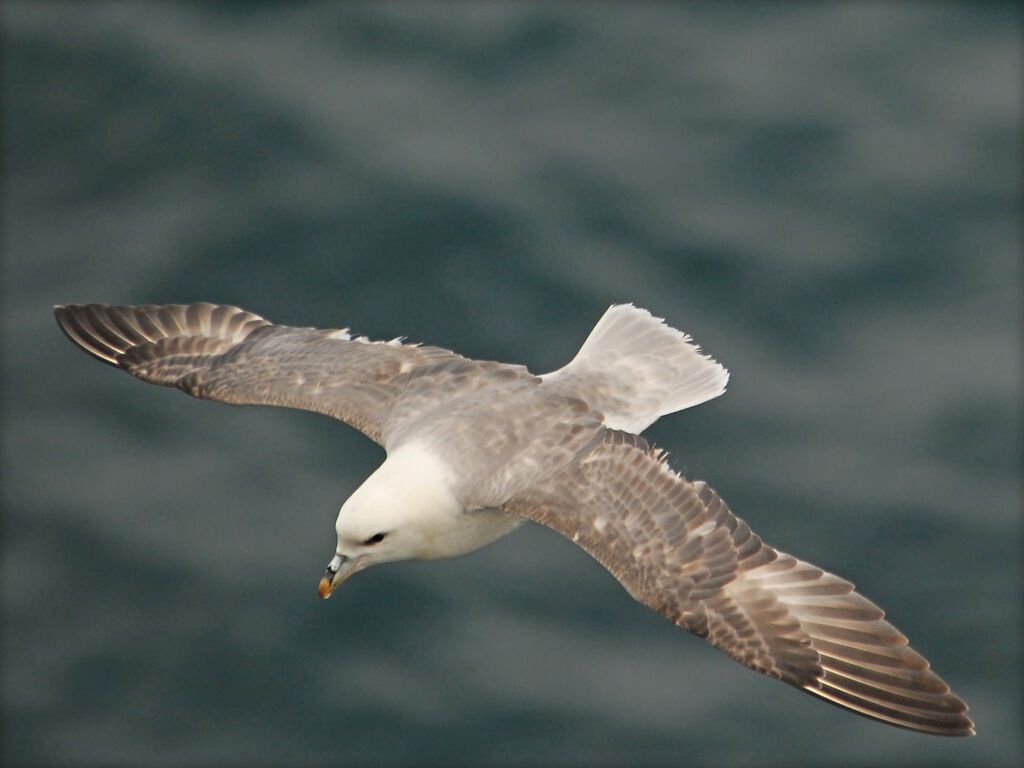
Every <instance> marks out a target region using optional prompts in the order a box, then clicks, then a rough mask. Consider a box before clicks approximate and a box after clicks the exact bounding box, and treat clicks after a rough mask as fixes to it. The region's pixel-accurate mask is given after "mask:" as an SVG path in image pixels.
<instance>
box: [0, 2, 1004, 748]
mask: <svg viewBox="0 0 1024 768" xmlns="http://www.w3.org/2000/svg"><path fill="white" fill-rule="evenodd" d="M2 24H3V29H2V34H3V39H2V43H3V45H2V67H0V69H2V77H3V105H2V106H3V109H2V113H0V119H2V124H3V161H2V172H3V196H2V206H3V220H2V244H3V262H2V272H0V275H2V291H3V293H2V297H3V303H2V320H3V323H2V329H3V345H2V354H3V358H2V360H3V367H2V375H3V389H2V392H3V399H2V403H3V412H2V417H3V418H2V430H3V432H2V433H3V444H2V462H3V465H2V477H3V540H2V546H3V558H2V569H3V580H2V584H3V586H2V589H3V593H2V594H3V634H2V641H3V667H2V677H0V684H2V690H3V731H2V737H3V738H2V759H3V762H4V764H5V765H47V766H54V765H144V766H145V765H195V766H219V765H242V764H245V765H303V766H306V765H352V766H359V765H429V764H438V765H615V766H620V765H674V764H689V765H696V766H705V765H706V766H725V765H750V764H753V763H755V762H756V764H758V765H780V766H793V765H814V766H858V765H882V764H884V765H887V766H906V765H929V766H939V765H986V766H1015V765H1020V764H1021V763H1022V762H1024V747H1022V733H1021V730H1022V728H1021V723H1022V722H1024V717H1022V711H1021V692H1022V691H1021V687H1022V686H1021V671H1020V670H1021V652H1022V637H1021V632H1022V630H1021V627H1022V616H1021V605H1022V573H1021V571H1022V568H1021V565H1022V559H1021V544H1022V541H1021V538H1022V537H1021V501H1020V500H1021V497H1022V487H1021V486H1022V483H1021V469H1020V467H1021V458H1022V445H1021V394H1022V370H1024V364H1022V363H1024V361H1022V348H1024V345H1022V339H1021V335H1022V317H1021V293H1022V250H1021V218H1020V210H1021V202H1022V200H1021V197H1022V195H1021V167H1022V157H1021V148H1022V130H1021V121H1022V115H1024V109H1022V104H1021V94H1022V93H1024V88H1022V82H1021V80H1022V76H1021V71H1022V70H1021V67H1020V64H1021V60H1022V57H1021V14H1020V11H1019V9H1018V8H1015V7H1013V6H1012V5H1010V4H1007V5H999V4H995V5H981V6H977V7H976V6H974V5H968V4H953V3H902V4H901V3H879V4H872V3H834V4H821V5H806V4H782V5H777V6H775V5H772V6H769V5H763V4H725V5H718V4H698V3H687V4H668V3H651V4H643V3H641V4H597V3H593V4H580V3H568V4H558V3H554V4H527V3H515V4H470V3H456V4H444V3H430V4H424V5H422V6H420V5H414V4H411V3H409V4H398V3H378V4H300V5H294V6H293V5H288V4H271V3H259V4H230V5H226V6H221V5H207V4H201V3H173V4H171V3H168V4H160V3H110V4H103V3H89V4H84V3H81V4H80V3H39V2H22V3H19V2H8V3H5V4H4V6H3V9H2ZM195 300H209V301H218V302H229V303H233V304H237V305H240V306H243V307H245V308H247V309H250V310H252V311H254V312H258V313H260V314H262V315H264V316H266V317H268V318H270V319H272V320H274V321H277V322H282V323H290V324H296V325H316V326H321V327H339V326H351V327H353V328H354V329H356V330H358V331H360V332H362V333H366V334H368V335H370V336H371V337H374V338H392V337H394V336H399V335H403V336H408V337H409V338H410V339H411V340H414V341H423V342H428V343H432V344H437V345H441V346H446V347H450V348H453V349H456V350H457V351H459V352H461V353H463V354H467V355H470V356H474V357H483V358H492V359H498V360H504V361H511V362H521V363H525V364H527V365H528V366H529V367H530V368H531V369H532V370H534V371H537V372H543V371H546V370H551V369H553V368H556V367H558V366H559V365H561V364H563V363H564V362H565V361H567V360H568V359H570V358H571V357H572V355H573V354H574V353H575V351H576V349H577V348H578V346H579V344H580V343H581V342H582V340H583V339H584V338H585V336H586V334H587V332H588V331H589V329H590V327H591V326H592V325H593V323H594V322H596V320H597V319H598V317H599V316H600V315H601V313H602V312H603V311H604V309H605V308H606V307H607V306H608V305H609V304H611V303H615V302H624V301H632V302H634V303H636V304H638V305H641V306H644V307H647V308H649V309H650V310H651V311H653V312H654V313H655V314H657V315H659V316H663V317H665V318H666V319H667V320H668V321H669V322H670V323H671V324H673V325H674V326H676V327H679V328H682V329H684V330H686V331H688V332H689V333H690V334H692V335H693V336H694V338H695V339H697V340H698V341H699V342H700V343H701V344H702V346H703V347H704V348H705V350H707V351H708V352H709V353H710V354H712V355H714V356H715V357H716V358H717V359H718V360H720V361H722V362H723V363H724V364H725V365H726V366H727V367H728V368H729V369H730V371H731V373H732V380H731V382H730V387H729V391H728V392H727V393H726V395H725V396H724V397H722V398H719V399H717V400H715V401H712V402H710V403H707V404H705V405H702V406H700V407H699V408H695V409H692V410H689V411H685V412H682V413H679V414H675V415H672V416H670V417H666V418H664V419H662V420H661V421H660V422H659V423H658V424H656V425H654V427H652V428H651V429H650V430H649V431H648V433H647V434H648V437H649V438H650V439H652V440H653V441H654V442H656V443H657V444H659V445H661V446H663V447H665V448H667V449H669V450H670V451H671V453H672V457H671V461H672V463H673V465H674V466H675V467H676V468H678V469H680V470H681V471H683V472H684V473H686V474H687V475H688V476H692V477H700V478H702V479H705V480H707V481H708V482H709V484H711V485H712V487H714V488H715V489H717V490H718V491H719V493H720V494H721V495H722V496H723V497H724V498H725V500H726V501H727V502H728V503H729V505H730V506H731V508H732V509H733V511H734V512H736V513H737V514H738V515H740V516H741V517H743V518H744V519H745V520H746V521H747V522H748V523H749V524H750V525H751V527H752V528H753V529H754V530H755V531H757V532H758V533H760V534H761V536H762V537H763V538H764V539H765V540H766V541H768V542H769V543H771V544H773V545H775V546H777V547H779V548H781V549H783V550H785V551H788V552H792V553H793V554H796V555H798V556H800V557H802V558H805V559H808V560H811V561H812V562H815V563H817V564H819V565H821V566H823V567H825V568H828V569H830V570H833V571H835V572H837V573H839V574H840V575H842V576H844V577H846V578H849V579H851V580H852V581H854V582H856V583H857V584H858V586H859V588H860V589H861V591H862V592H864V593H865V594H866V595H868V596H869V597H871V598H872V599H873V600H875V601H876V602H878V603H879V604H880V605H881V606H882V607H883V608H885V609H886V611H887V612H888V614H889V617H890V618H891V620H892V621H893V622H894V623H895V624H896V626H898V627H899V628H900V629H901V630H902V631H904V632H905V633H906V634H907V635H908V636H909V637H910V639H911V642H912V644H913V645H914V647H915V648H917V649H918V650H919V651H921V652H922V653H923V654H924V655H925V656H926V657H927V658H928V659H929V660H930V661H931V662H932V664H933V666H934V667H935V668H936V670H937V671H938V673H939V674H940V675H941V676H942V677H943V678H944V679H946V680H947V681H948V682H949V683H950V684H951V686H952V687H953V689H954V691H956V692H957V693H958V694H959V695H960V696H961V697H963V698H964V699H965V700H966V701H967V702H968V703H969V705H970V707H971V715H972V717H973V718H974V720H975V722H976V724H977V728H978V735H977V736H975V737H973V738H971V739H961V740H944V739H939V738H935V737H928V736H921V735H917V734H913V733H908V732H905V731H900V730H897V729H893V728H888V727H885V726H882V725H879V724H876V723H873V722H870V721H868V720H865V719H862V718H858V717H856V716H853V715H850V714H848V713H845V712H842V711H840V710H838V709H836V708H833V707H828V706H825V705H824V704H822V703H821V702H818V701H816V700H814V699H813V698H812V697H809V696H806V695H804V694H801V693H800V692H798V691H795V690H792V689H790V688H788V687H786V686H783V685H780V684H779V683H777V682H775V681H772V680H769V679H767V678H765V677H762V676H759V675H756V674H753V673H751V672H750V671H748V670H746V669H744V668H742V667H741V666H739V665H737V664H735V663H734V662H732V661H731V660H729V659H728V658H727V657H725V656H724V655H723V654H721V653H719V652H717V651H716V650H715V649H713V648H711V647H709V646H707V645H705V644H704V643H702V642H701V641H699V640H698V639H696V638H694V637H691V636H689V635H687V634H685V633H683V632H681V631H679V630H678V629H676V628H674V627H672V626H671V625H670V624H669V623H668V622H666V621H664V620H663V619H662V618H661V617H659V616H658V615H656V614H655V613H653V612H651V611H649V610H647V609H646V608H644V607H643V606H640V605H638V604H636V603H634V602H633V601H632V600H631V599H630V598H629V597H628V595H626V594H625V592H624V591H623V590H621V588H619V586H618V585H617V583H616V582H615V581H614V579H612V578H611V577H610V576H609V575H608V574H607V573H606V572H605V571H604V570H603V569H601V568H600V566H598V565H597V564H596V563H595V562H594V561H592V560H591V559H590V558H589V557H588V556H587V555H586V554H585V553H583V552H582V551H580V550H578V549H577V548H576V547H575V546H573V545H572V544H571V543H570V542H568V541H565V540H563V539H562V538H561V537H559V536H558V535H556V534H554V533H552V532H550V531H547V530H544V529H542V528H540V527H539V526H524V527H523V528H522V529H520V530H519V531H517V532H515V533H514V534H512V535H510V536H508V537H506V538H505V539H502V540H501V541H499V542H497V543H495V544H493V545H491V546H489V547H487V548H485V549H483V550H480V551H478V552H476V553H473V554H471V555H467V556H465V557H462V558H457V559H452V560H448V561H441V562H434V563H405V564H396V565H390V566H382V567H380V568H377V569H370V570H369V571H366V572H364V573H361V574H360V575H359V576H357V577H356V578H354V579H352V580H351V581H350V582H348V583H346V584H345V585H344V587H343V588H342V589H341V590H340V591H339V592H338V593H336V595H335V596H334V597H333V598H332V599H331V600H330V601H328V602H326V603H325V602H322V601H320V600H319V599H318V598H317V596H316V583H317V581H318V579H319V577H320V574H321V573H322V571H323V568H324V566H325V565H326V563H327V561H328V559H329V558H330V556H331V554H332V552H333V549H334V544H335V541H334V535H333V523H334V518H335V515H336V512H337V508H338V507H339V506H340V504H341V503H342V501H343V500H344V499H345V498H346V497H347V496H348V494H349V493H351V492H352V491H353V490H354V489H355V488H356V487H357V486H358V484H359V483H360V482H361V481H362V479H363V478H364V477H365V476H366V475H367V474H368V473H369V472H371V471H372V470H373V468H374V467H375V466H376V465H377V464H378V463H379V462H380V461H381V459H382V458H383V452H382V451H381V449H380V448H378V447H377V446H375V445H373V444H371V443H370V442H369V441H368V440H366V439H365V438H363V437H362V436H361V435H360V434H358V433H357V432H355V431H354V430H351V429H348V428H346V427H344V426H343V425H341V424H339V423H336V422H332V421H331V420H329V419H326V418H323V417H320V416H316V415H313V414H307V413H300V412H292V411H284V410H278V409H269V408H262V409H261V408H248V407H243V408H231V407H228V406H225V405H221V404H216V403H209V402H200V401H195V400H190V399H188V398H186V397H184V396H182V395H181V394H180V393H178V392H175V391H172V390H165V389H160V388H156V387H152V386H149V385H143V384H141V383H139V382H137V381H134V380H132V379H131V378H130V377H128V376H125V375H123V374H121V373H119V372H117V371H115V370H113V369H110V368H106V367H104V366H101V365H99V364H97V363H95V362H94V361H91V360H89V359H87V357H86V356H85V355H83V354H82V353H81V352H79V351H78V350H76V349H74V348H73V347H72V346H71V345H70V344H69V343H67V341H66V340H65V339H64V337H63V336H62V334H61V333H60V332H59V330H58V328H57V326H56V324H55V323H54V321H53V318H52V315H51V307H52V305H53V304H55V303H65V302H88V301H102V302H108V303H149V302H156V303H163V302H184V301H195Z"/></svg>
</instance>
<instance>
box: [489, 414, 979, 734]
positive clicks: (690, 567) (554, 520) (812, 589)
mask: <svg viewBox="0 0 1024 768" xmlns="http://www.w3.org/2000/svg"><path fill="white" fill-rule="evenodd" d="M502 508H503V509H505V510H506V511H508V512H512V513H515V514H518V515H521V516H523V517H526V518H529V519H532V520H536V521H537V522H540V523H543V524H544V525H546V526H548V527H549V528H553V529H554V530H556V531H558V532H559V533H561V534H563V535H565V536H567V537H568V538H570V539H572V540H573V541H574V542H576V543H577V544H579V545H580V546H581V547H583V549H585V550H586V551H587V552H588V553H589V554H590V555H592V556H593V557H594V558H596V559H597V560H598V561H600V562H601V564H602V565H604V566H605V567H606V568H607V569H608V570H609V571H611V573H612V574H613V575H614V576H615V578H617V579H618V580H619V581H620V582H621V583H622V585H623V586H624V587H625V588H626V590H627V591H628V592H629V593H630V594H631V595H632V596H633V597H634V598H636V599H637V600H639V601H640V602H642V603H644V604H645V605H647V606H649V607H651V608H653V609H654V610H656V611H658V612H659V613H661V614H663V615H664V616H666V617H667V618H668V619H670V620H671V621H673V622H674V623H676V624H677V625H679V626H680V627H683V628H684V629H688V630H689V631H691V632H693V633H694V634H696V635H699V636H701V637H703V638H705V639H706V640H707V641H708V642H710V643H712V644H713V645H715V646H716V647H718V648H720V649H721V650H723V651H725V652H726V653H727V654H729V655H730V656H731V657H732V658H734V659H736V660H737V661H739V662H741V663H743V664H745V665H747V666H748V667H751V668H753V669H755V670H757V671H759V672H763V673H765V674H767V675H770V676H773V677H776V678H778V679H780V680H782V681H784V682H786V683H789V684H790V685H793V686H796V687H797V688H800V689H803V690H805V691H807V692H808V693H811V694H813V695H815V696H818V697H820V698H822V699H825V700H826V701H829V702H831V703H833V704H837V705H839V706H840V707H844V708H846V709H849V710H852V711H854V712H857V713H858V714H861V715H865V716H867V717H871V718H875V719H877V720H881V721H883V722H886V723H889V724H892V725H897V726H901V727H904V728H909V729H913V730H918V731H926V732H930V733H936V734H943V735H958V736H959V735H968V734H971V733H973V729H972V723H971V721H970V720H969V719H968V718H967V716H966V715H965V714H964V713H965V712H966V710H967V707H966V705H965V704H964V703H963V702H962V701H961V700H960V699H959V698H957V697H956V696H954V695H953V694H952V693H950V690H949V687H948V686H947V685H946V684H945V683H944V682H943V681H942V680H941V679H940V678H939V677H938V676H937V675H936V674H935V673H934V672H932V671H931V670H930V669H929V665H928V662H927V661H925V659H924V658H922V657H921V656H920V655H919V654H918V653H916V652H915V651H913V650H912V649H911V648H910V647H909V646H908V645H907V639H906V638H905V637H904V636H903V635H902V634H900V632H898V631H897V630H896V629H895V628H894V627H893V626H892V625H891V624H889V623H888V622H886V621H885V620H884V618H883V616H884V614H883V612H882V610H881V609H879V608H878V606H876V605H875V604H874V603H872V602H870V601H869V600H867V599H866V598H864V597H862V596H860V595H859V594H857V593H856V592H854V587H853V585H852V584H851V583H850V582H848V581H845V580H843V579H840V578H839V577H837V576H834V575H832V574H830V573H827V572H825V571H823V570H821V569H820V568H816V567H815V566H813V565H810V564H809V563H805V562H802V561H800V560H797V559H796V558H795V557H792V556H790V555H786V554H783V553H781V552H777V551H776V550H774V549H772V548H771V547H769V546H767V545H766V544H764V543H763V542H762V541H761V540H760V538H758V537H757V536H756V535H755V534H753V533H752V532H751V530H750V528H749V527H747V525H746V523H744V522H743V521H742V520H740V519H739V518H737V517H736V516H734V515H733V514H732V513H731V512H730V511H729V508H728V507H726V505H725V503H724V502H723V501H722V500H721V499H720V498H719V497H718V495H717V494H716V493H715V492H714V491H712V490H711V489H710V488H709V487H708V486H707V485H705V484H704V483H702V482H693V483H691V482H688V481H686V480H685V479H683V478H682V477H680V476H679V475H678V474H676V473H675V472H673V471H672V470H671V468H670V467H669V466H668V464H667V463H666V462H665V461H664V457H663V455H662V454H660V453H658V452H656V451H652V450H651V449H650V448H649V447H648V445H647V443H646V442H645V441H644V440H643V439H642V438H640V437H637V436H636V435H632V434H628V433H624V432H616V431H612V430H609V431H607V432H606V433H605V438H604V440H603V442H601V443H600V445H598V446H597V447H596V448H595V449H594V450H592V451H590V452H589V453H586V454H584V455H583V456H581V457H580V458H578V459H577V460H576V461H574V462H572V463H570V464H569V465H568V466H566V467H565V468H563V469H561V470H559V471H557V472H555V473H554V474H552V475H549V476H548V477H547V478H546V479H545V480H544V481H542V482H541V483H540V484H538V485H536V486H534V487H532V488H530V489H528V490H527V491H524V492H521V493H519V494H518V495H516V496H514V497H513V498H512V499H510V500H509V501H508V502H506V503H505V504H504V505H503V507H502Z"/></svg>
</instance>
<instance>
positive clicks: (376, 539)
mask: <svg viewBox="0 0 1024 768" xmlns="http://www.w3.org/2000/svg"><path fill="white" fill-rule="evenodd" d="M385 536H387V534H386V533H375V534H373V536H371V537H370V538H368V539H367V540H366V541H364V542H363V544H365V545H367V546H369V545H370V544H380V543H381V542H382V541H384V537H385Z"/></svg>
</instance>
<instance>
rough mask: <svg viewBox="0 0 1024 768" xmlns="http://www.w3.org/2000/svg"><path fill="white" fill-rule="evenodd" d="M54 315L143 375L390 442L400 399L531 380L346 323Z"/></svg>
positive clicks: (85, 307) (77, 338) (211, 307)
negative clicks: (327, 326)
mask: <svg viewBox="0 0 1024 768" xmlns="http://www.w3.org/2000/svg"><path fill="white" fill-rule="evenodd" d="M54 314H55V315H56V317H57V322H58V323H59V324H60V327H61V329H63V331H64V332H65V333H66V334H67V335H68V337H69V338H70V339H71V340H72V341H73V342H74V343H75V344H77V345H78V346H79V347H81V348H82V349H83V350H85V351H86V352H88V353H89V354H90V355H92V356H93V357H95V358H96V359H98V360H101V361H102V362H104V363H107V364H109V365H113V366H116V367H118V368H121V369H122V370H125V371H127V372H128V373H130V374H132V375H133V376H136V377H138V378H140V379H142V380H144V381H149V382H152V383H153V384H160V385H163V386H168V387H177V388H178V389H181V390H184V391H185V392H187V393H188V394H190V395H193V396H194V397H200V398H205V399H209V400H220V401H222V402H226V403H236V404H243V403H247V404H255V405H280V406H285V407H289V408H299V409H302V410H308V411H317V412H319V413H323V414H327V415H328V416H333V417H334V418H337V419H340V420H342V421H344V422H346V423H347V424H350V425H351V426H353V427H355V428H356V429H359V430H360V431H361V432H363V433H364V434H366V435H367V436H369V437H370V438H371V439H373V440H375V441H377V442H378V443H382V444H385V445H386V444H387V437H388V432H389V429H391V428H393V427H394V426H395V424H394V423H393V416H394V415H395V414H394V412H395V410H396V409H395V405H396V403H397V402H398V401H400V400H401V401H402V402H403V403H404V405H405V408H404V409H401V410H403V411H404V412H405V413H418V410H419V409H418V406H419V404H422V406H423V407H424V408H426V407H428V406H429V407H433V408H443V407H444V406H445V405H446V402H447V400H449V399H450V398H451V397H454V396H456V395H458V394H464V393H465V392H466V391H470V390H472V388H473V387H474V386H476V385H479V386H488V385H491V386H493V384H494V381H495V380H496V379H498V380H508V379H519V378H533V377H532V376H530V374H529V373H528V372H527V371H526V369H525V368H522V367H521V366H511V365H504V364H502V363H493V362H490V361H478V360H469V359H467V358H464V357H462V356H460V355H457V354H455V353H454V352H451V351H449V350H447V349H441V348H438V347H429V346H418V345H413V344H402V343H400V342H399V340H397V339H396V340H394V341H389V342H379V341H368V340H367V339H365V338H362V337H360V338H353V337H352V336H351V335H350V334H349V332H348V330H347V329H343V330H319V329H317V328H293V327H290V326H284V325H274V324H273V323H271V322H269V321H267V320H265V319H263V318H262V317H260V316H259V315H255V314H253V313H251V312H246V311H245V310H242V309H239V308H238V307H232V306H226V305H217V304H209V303H198V304H187V305H184V304H168V305H164V306H108V305H106V304H70V305H68V306H58V307H55V308H54ZM400 417H401V414H399V418H400Z"/></svg>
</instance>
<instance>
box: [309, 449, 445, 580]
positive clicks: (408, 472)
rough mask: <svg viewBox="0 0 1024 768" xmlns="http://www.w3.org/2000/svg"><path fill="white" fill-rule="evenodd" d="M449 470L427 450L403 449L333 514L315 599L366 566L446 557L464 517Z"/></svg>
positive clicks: (393, 455)
mask: <svg viewBox="0 0 1024 768" xmlns="http://www.w3.org/2000/svg"><path fill="white" fill-rule="evenodd" d="M450 477H451V475H450V473H449V471H448V468H447V467H446V466H445V465H444V464H443V463H442V462H441V461H439V460H438V459H437V457H436V456H434V455H433V454H431V453H430V452H429V451H427V450H426V449H424V448H422V447H420V446H418V445H415V444H411V445H406V446H402V447H401V448H399V449H398V450H396V451H395V452H394V453H392V454H391V455H389V456H388V458H387V459H386V460H385V461H384V463H383V464H381V465H380V467H378V468H377V471H376V472H374V473H373V474H372V475H370V476H369V477H368V478H367V479H366V481H365V482H364V483H363V484H362V485H361V486H359V488H357V489H356V491H355V493H353V494H352V495H351V496H350V497H349V498H348V500H347V501H346V502H345V503H344V504H343V505H342V507H341V511H340V512H338V521H337V523H336V524H335V530H336V531H337V534H338V548H337V550H336V551H335V554H334V558H333V559H332V560H331V563H330V565H328V566H327V571H326V572H325V573H324V576H323V578H322V579H321V580H320V597H328V596H329V595H330V594H331V592H332V591H333V590H334V588H335V587H337V586H338V585H339V584H341V582H343V581H344V580H345V579H347V578H348V577H349V576H351V575H352V574H353V573H355V572H356V571H361V570H362V569H363V568H366V567H367V566H370V565H376V564H378V563H387V562H393V561H395V560H422V559H429V558H435V557H445V556H447V555H450V554H454V552H452V551H451V547H450V541H451V536H450V534H451V532H452V530H453V529H455V528H457V527H458V525H459V522H460V518H462V517H463V508H462V505H461V504H460V503H459V502H458V500H457V499H456V498H455V495H454V494H453V493H452V490H451V485H450Z"/></svg>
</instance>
